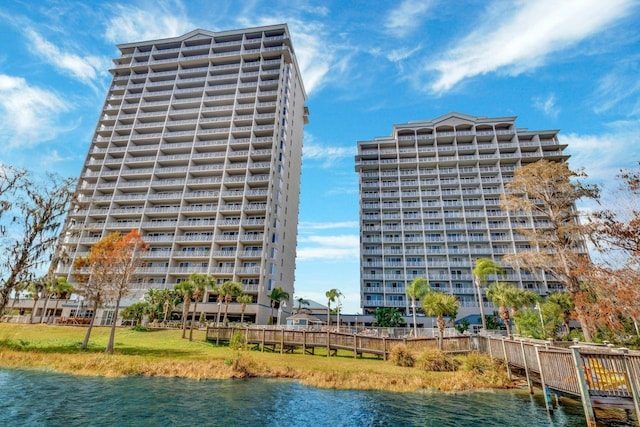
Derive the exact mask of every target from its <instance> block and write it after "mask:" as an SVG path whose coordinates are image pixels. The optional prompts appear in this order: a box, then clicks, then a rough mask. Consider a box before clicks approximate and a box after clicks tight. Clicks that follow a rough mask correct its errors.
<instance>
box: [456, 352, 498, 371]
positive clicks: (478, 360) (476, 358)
mask: <svg viewBox="0 0 640 427" xmlns="http://www.w3.org/2000/svg"><path fill="white" fill-rule="evenodd" d="M462 369H464V370H465V371H469V372H474V373H477V374H481V375H482V374H485V373H487V372H491V371H492V370H494V369H495V365H494V363H493V360H491V358H490V357H489V356H488V355H486V354H482V353H478V352H477V351H474V352H472V353H469V354H467V355H466V357H464V358H463V359H462Z"/></svg>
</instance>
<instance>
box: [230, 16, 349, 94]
mask: <svg viewBox="0 0 640 427" xmlns="http://www.w3.org/2000/svg"><path fill="white" fill-rule="evenodd" d="M283 22H286V23H287V26H288V27H289V31H290V33H291V38H292V40H293V41H294V42H293V48H294V50H295V53H296V60H297V62H298V67H299V68H300V74H301V75H302V80H303V81H304V88H305V91H306V92H307V95H310V94H311V93H313V92H316V91H318V90H320V89H321V88H322V87H323V86H324V85H326V84H327V83H328V82H329V81H330V80H336V81H338V80H340V79H341V77H340V76H343V75H344V74H345V73H346V72H347V71H348V69H349V61H350V58H351V55H352V53H353V52H352V51H353V49H352V48H351V47H350V46H348V45H346V44H337V43H336V44H334V43H332V42H331V40H333V39H334V38H335V28H330V27H329V28H327V27H326V26H325V24H324V23H322V22H319V21H313V20H301V19H298V18H296V17H293V16H288V15H276V14H273V15H270V16H268V17H260V18H257V19H250V18H249V17H246V16H243V17H242V18H241V19H239V20H238V24H239V25H241V26H243V27H259V26H264V25H274V24H281V23H283Z"/></svg>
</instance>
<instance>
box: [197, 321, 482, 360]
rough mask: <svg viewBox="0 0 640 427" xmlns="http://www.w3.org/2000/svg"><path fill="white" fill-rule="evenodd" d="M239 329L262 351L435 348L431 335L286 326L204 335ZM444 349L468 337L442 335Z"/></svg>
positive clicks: (467, 342) (214, 337)
mask: <svg viewBox="0 0 640 427" xmlns="http://www.w3.org/2000/svg"><path fill="white" fill-rule="evenodd" d="M235 333H239V334H241V336H242V340H243V342H244V343H245V344H247V345H250V346H254V347H255V348H256V349H260V350H262V351H274V352H275V351H279V352H280V353H290V352H293V351H294V350H296V349H301V350H302V352H303V353H307V354H315V351H316V349H319V348H320V349H323V350H325V351H326V354H327V355H334V354H335V353H336V352H337V351H338V350H347V351H353V356H354V357H358V356H362V355H363V354H370V355H375V356H379V357H381V358H383V359H385V360H386V359H387V356H388V355H389V353H390V352H391V350H392V349H393V347H395V346H396V345H398V344H405V345H406V346H407V347H408V348H409V349H411V350H416V351H419V350H422V349H426V348H437V345H438V344H437V340H436V339H435V338H417V339H407V338H385V337H377V336H367V335H361V334H351V333H342V332H333V331H296V330H290V329H266V328H263V329H256V328H208V329H207V339H208V340H209V341H215V342H216V343H220V342H228V341H229V340H230V339H231V337H232V336H233V335H234V334H235ZM443 343H444V350H445V351H450V352H468V351H471V350H472V348H471V337H469V336H460V337H445V339H444V341H443Z"/></svg>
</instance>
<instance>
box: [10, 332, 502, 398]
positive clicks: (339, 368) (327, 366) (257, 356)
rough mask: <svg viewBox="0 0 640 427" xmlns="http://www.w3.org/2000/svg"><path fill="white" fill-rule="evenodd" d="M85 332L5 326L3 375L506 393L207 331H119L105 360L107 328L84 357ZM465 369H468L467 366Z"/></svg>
mask: <svg viewBox="0 0 640 427" xmlns="http://www.w3.org/2000/svg"><path fill="white" fill-rule="evenodd" d="M85 331H86V329H85V328H82V327H68V326H50V325H19V324H6V323H0V367H3V368H32V369H45V370H54V371H57V372H63V373H69V374H75V375H98V376H106V377H117V376H129V375H146V376H169V377H182V378H193V379H226V378H247V377H257V376H271V377H280V378H291V379H295V380H298V381H300V382H301V383H303V384H306V385H312V386H317V387H323V388H341V389H377V390H387V391H417V390H441V391H461V390H473V389H478V388H495V387H508V386H510V385H511V384H510V383H509V381H508V380H507V378H506V373H505V371H504V368H500V367H492V368H491V369H488V370H485V371H484V372H478V371H474V370H469V369H466V370H465V369H459V370H458V371H455V372H431V371H425V370H424V369H421V368H419V367H400V366H395V365H394V364H393V363H391V362H388V361H383V360H381V359H376V358H358V359H354V358H353V354H352V353H344V354H340V353H338V356H337V357H330V358H329V357H322V355H321V354H320V353H318V354H317V355H315V356H311V355H304V354H279V353H268V352H264V353H262V352H260V351H251V350H233V349H230V348H229V347H226V346H224V347H223V346H220V347H217V346H215V345H214V344H211V343H208V342H207V341H205V333H204V331H194V340H193V341H192V342H189V341H188V340H184V339H182V338H181V332H180V331H177V330H153V331H149V332H141V331H135V330H132V329H130V328H121V329H118V331H117V333H116V346H115V354H113V355H107V354H104V348H105V346H106V343H107V340H108V333H109V330H108V329H107V328H94V331H93V333H92V335H91V341H90V346H89V348H88V349H87V350H82V349H80V344H81V342H82V339H83V338H84V333H85ZM462 366H464V363H462Z"/></svg>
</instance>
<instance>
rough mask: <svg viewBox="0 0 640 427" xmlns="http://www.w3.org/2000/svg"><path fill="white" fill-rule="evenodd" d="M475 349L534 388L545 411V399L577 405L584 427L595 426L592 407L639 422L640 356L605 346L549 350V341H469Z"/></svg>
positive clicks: (634, 352) (502, 339)
mask: <svg viewBox="0 0 640 427" xmlns="http://www.w3.org/2000/svg"><path fill="white" fill-rule="evenodd" d="M474 341H475V343H474V344H475V345H474V346H475V347H476V348H477V349H478V350H479V351H482V352H485V353H488V354H490V355H491V357H493V358H495V359H499V360H502V361H504V362H506V363H505V366H507V369H509V373H510V370H511V369H519V370H521V371H522V372H524V374H525V375H526V377H527V381H528V382H529V384H530V385H529V386H530V387H531V385H532V384H533V383H534V382H535V383H537V384H539V385H540V386H541V387H542V389H543V391H544V394H545V402H546V405H547V409H548V410H549V411H553V402H552V400H551V395H555V396H556V397H559V396H569V397H573V398H576V399H579V400H581V401H582V406H583V408H584V411H585V416H586V418H587V424H588V425H589V426H595V413H594V408H620V409H624V410H626V411H632V412H633V413H635V417H636V423H637V422H638V420H639V419H640V404H639V401H638V399H639V396H640V395H639V394H638V391H639V390H640V352H638V351H629V350H626V349H614V348H611V347H607V346H600V347H599V346H594V345H573V346H571V347H569V348H563V347H559V346H553V345H551V344H550V343H549V342H544V341H537V342H536V341H532V340H509V339H505V338H491V337H474Z"/></svg>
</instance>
